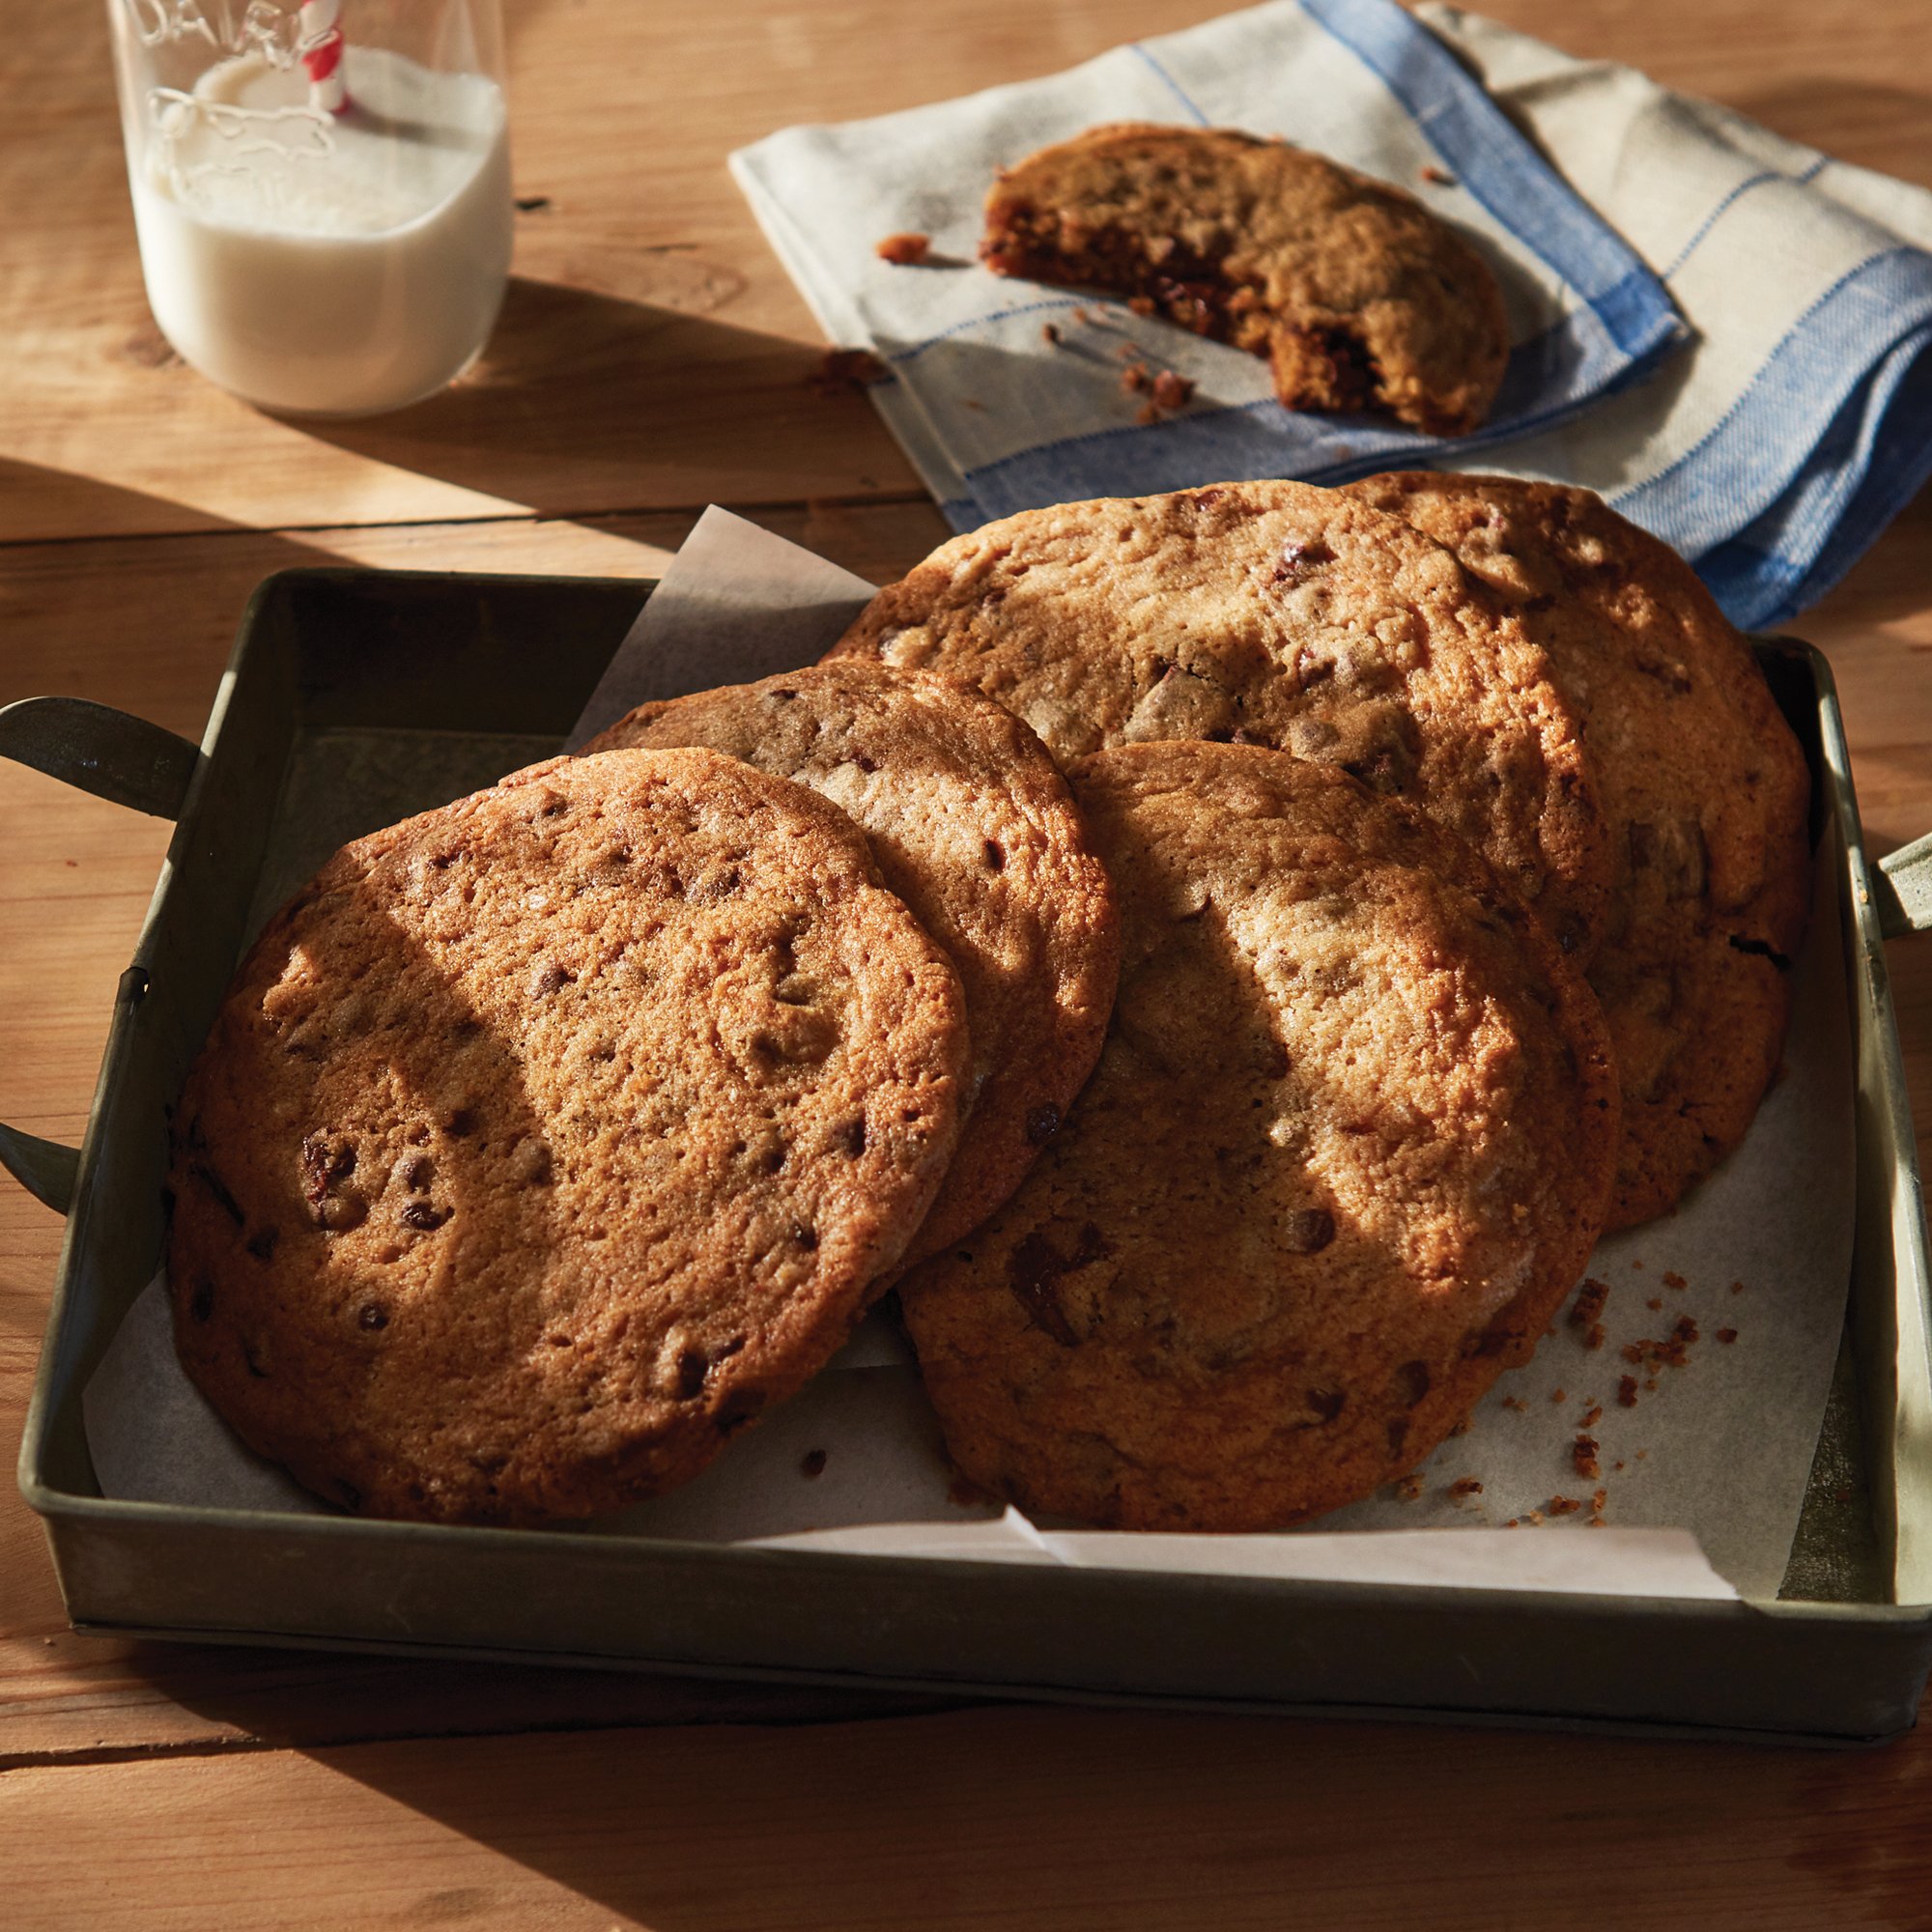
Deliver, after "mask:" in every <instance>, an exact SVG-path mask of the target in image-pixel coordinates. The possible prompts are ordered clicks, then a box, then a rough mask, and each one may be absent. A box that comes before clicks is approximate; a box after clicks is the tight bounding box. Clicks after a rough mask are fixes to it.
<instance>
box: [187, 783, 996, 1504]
mask: <svg viewBox="0 0 1932 1932" xmlns="http://www.w3.org/2000/svg"><path fill="white" fill-rule="evenodd" d="M966 1060H967V1032H966V1021H965V1014H964V1003H963V999H962V996H961V994H960V990H959V982H958V980H957V978H956V976H955V975H954V973H953V971H952V966H951V965H950V964H949V963H948V961H947V959H946V957H945V955H944V954H943V953H942V952H940V950H939V949H938V947H937V946H935V945H934V944H933V942H932V941H931V940H930V939H929V938H927V936H926V935H925V933H924V932H923V930H922V929H921V928H920V926H919V924H918V923H917V922H916V921H915V920H914V919H913V917H912V915H911V913H909V912H908V911H907V910H906V908H905V906H904V905H903V904H902V903H901V902H900V901H899V900H898V899H897V898H895V897H894V896H893V895H891V894H890V893H888V892H886V891H885V890H884V889H883V888H882V887H881V886H880V885H879V883H878V878H877V874H876V872H875V871H874V869H873V866H872V862H871V858H870V854H869V853H868V851H867V847H866V842H865V839H864V838H863V836H862V835H861V834H860V833H859V831H858V830H857V828H856V827H855V826H853V825H852V823H851V822H850V820H848V819H847V818H846V817H845V816H844V814H843V813H842V812H840V811H838V810H837V809H836V808H835V807H833V806H831V805H829V804H828V803H827V802H826V801H825V800H823V799H821V798H819V797H817V796H815V795H814V794H813V793H811V792H810V791H808V790H807V789H805V788H804V787H803V786H800V785H793V784H789V783H787V782H786V781H783V780H781V779H775V778H771V777H768V776H767V775H766V774H764V773H762V772H757V771H753V769H752V768H751V767H750V766H747V765H744V764H741V763H739V762H738V761H737V760H735V759H732V758H725V757H721V756H719V755H718V754H717V753H711V752H703V751H677V752H613V753H608V754H607V755H605V756H602V757H595V758H581V759H576V760H570V761H563V760H558V761H554V762H553V763H551V764H548V765H542V766H535V767H532V768H531V769H530V770H528V771H526V772H524V773H521V774H519V775H517V776H515V777H513V778H510V779H506V780H505V781H503V782H502V783H501V784H500V785H497V786H496V787H494V788H492V789H491V790H488V791H485V792H480V793H478V794H476V795H475V796H473V797H470V798H466V799H462V800H459V801H458V802H457V803H456V804H454V805H451V806H448V807H446V808H444V809H442V810H437V811H431V812H426V813H424V814H423V815H422V816H420V817H417V818H413V819H411V820H408V821H407V822H405V823H404V824H402V825H400V826H397V827H394V828H392V829H391V830H389V831H387V832H384V833H379V834H377V835H375V836H373V837H372V838H366V839H362V840H359V841H358V842H356V843H355V844H352V845H349V846H347V847H345V848H344V850H343V851H341V852H340V853H338V854H337V855H336V857H335V858H334V859H332V860H331V861H330V862H329V863H328V864H327V866H326V867H324V868H323V869H322V871H321V872H320V873H319V874H318V875H317V877H316V878H315V879H314V880H313V881H312V882H311V883H310V884H309V885H308V886H306V887H305V888H304V889H303V890H302V891H301V892H300V893H299V894H298V895H297V896H296V897H295V899H294V900H292V901H291V903H290V904H289V905H288V906H286V907H285V908H284V909H283V910H282V911H281V912H280V913H279V914H277V915H276V916H275V918H274V919H273V920H272V921H271V922H270V924H269V926H268V928H267V929H266V930H265V931H264V933H263V934H262V937H261V939H260V940H259V941H258V942H257V944H256V945H255V947H254V949H253V950H252V951H251V952H250V953H249V954H248V956H247V958H246V959H245V960H244V962H243V964H242V966H241V971H240V973H239V975H238V977H237V979H236V980H235V983H234V985H233V987H232V988H231V990H230V992H229V994H228V996H227V999H226V1001H225V1003H224V1004H223V1006H222V1008H221V1009H220V1012H219V1015H218V1017H217V1018H216V1021H215V1024H214V1028H213V1033H212V1035H211V1036H210V1038H209V1041H208V1043H207V1045H206V1047H205V1048H204V1049H203V1051H202V1054H201V1056H200V1058H199V1059H198V1060H197V1062H196V1063H195V1065H194V1068H193V1071H192V1073H191V1074H190V1076H189V1079H188V1082H187V1086H186V1089H185V1093H184V1094H183V1096H182V1099H181V1103H180V1106H179V1108H178V1109H177V1111H176V1115H175V1160H174V1167H173V1172H172V1176H171V1180H170V1186H171V1190H172V1193H173V1197H174V1213H173V1224H172V1230H171V1235H170V1242H169V1253H168V1280H169V1287H170V1291H171V1294H172V1298H173V1304H174V1314H175V1332H176V1337H177V1341H178V1344H179V1347H180V1350H181V1355H182V1359H183V1361H184V1362H185V1365H186V1367H187V1370H188V1373H189V1374H190V1375H191V1376H192V1377H193V1378H194V1379H195V1381H196V1382H197V1383H198V1384H199V1385H200V1386H201V1388H202V1389H203V1391H204V1392H205V1393H206V1394H207V1395H208V1397H209V1399H210V1400H211V1401H212V1402H213V1404H214V1406H216V1408H218V1409H219V1410H220V1411H221V1413H222V1414H223V1415H224V1416H225V1417H226V1418H227V1420H228V1421H229V1422H230V1423H231V1424H232V1425H233V1427H234V1428H235V1430H236V1431H237V1433H238V1434H239V1435H241V1437H242V1439H243V1440H244V1441H246V1442H247V1443H248V1444H249V1445H250V1446H251V1447H252V1448H254V1449H256V1450H257V1451H259V1452H260V1453H261V1454H263V1455H265V1456H269V1457H271V1458H273V1459H275V1460H276V1461H278V1462H282V1463H286V1464H287V1465H288V1467H289V1468H290V1469H291V1470H292V1471H293V1473H294V1474H295V1475H296V1476H297V1477H298V1478H299V1480H300V1481H302V1482H303V1483H305V1484H306V1485H308V1487H309V1488H311V1489H313V1490H314V1491H316V1492H318V1493H319V1494H321V1495H324V1496H327V1497H328V1498H330V1499H331V1500H333V1501H335V1502H337V1503H340V1504H342V1505H344V1506H346V1507H348V1508H350V1509H352V1510H360V1511H365V1512H367V1513H369V1514H371V1515H377V1516H391V1517H412V1518H421V1519H429V1520H444V1521H464V1522H505V1523H514V1522H531V1521H538V1520H545V1519H551V1518H565V1517H582V1516H587V1515H591V1514H594V1513H597V1512H601V1511H605V1510H610V1509H612V1508H615V1507H618V1506H620V1505H622V1504H624V1503H627V1502H630V1501H632V1500H634V1499H636V1498H639V1497H641V1496H645V1495H650V1494H655V1493H657V1492H660V1491H663V1490H665V1489H668V1488H669V1487H671V1486H672V1485H674V1484H676V1483H678V1482H680V1481H682V1480H684V1479H685V1478H687V1477H689V1476H691V1475H693V1474H695V1473H696V1471H697V1470H698V1469H699V1468H701V1467H702V1466H703V1465H704V1464H705V1463H708V1462H709V1461H710V1460H711V1458H712V1457H713V1456H714V1455H715V1454H716V1453H717V1451H718V1449H719V1447H720V1445H721V1444H722V1443H723V1442H724V1441H725V1438H726V1437H727V1436H728V1435H730V1434H731V1433H732V1432H733V1431H734V1430H736V1429H738V1428H739V1427H741V1426H742V1425H744V1424H745V1423H748V1422H750V1421H751V1420H752V1419H753V1417H754V1416H755V1415H756V1414H757V1413H758V1412H759V1411H760V1410H761V1409H763V1408H765V1407H767V1406H770V1405H772V1404H774V1403H776V1402H778V1401H780V1400H781V1399H782V1398H783V1397H784V1396H786V1395H788V1394H789V1393H791V1391H793V1390H794V1389H796V1388H797V1387H798V1386H799V1385H800V1384H801V1383H802V1382H803V1381H805V1379H806V1378H808V1377H810V1375H811V1374H813V1373H814V1372H815V1371H816V1370H817V1369H818V1368H820V1367H821V1366H823V1364H824V1363H825V1361H826V1360H827V1359H828V1358H829V1357H830V1356H831V1355H832V1353H833V1352H834V1351H835V1350H837V1348H838V1346H839V1344H840V1343H841V1342H842V1341H843V1340H844V1338H845V1336H846V1334H847V1332H848V1331H849V1330H850V1328H851V1327H852V1325H853V1323H854V1321H856V1320H857V1319H858V1317H859V1315H860V1314H861V1312H862V1311H863V1309H864V1307H865V1304H866V1299H867V1285H868V1284H870V1283H872V1282H873V1281H875V1280H876V1279H877V1277H878V1276H879V1274H880V1272H881V1270H882V1269H884V1268H886V1267H888V1266H890V1265H891V1264H893V1262H894V1261H895V1259H896V1258H897V1256H898V1255H899V1254H900V1252H901V1251H902V1250H903V1248H904V1246H905V1243H906V1241H907V1240H908V1239H909V1237H910V1236H911V1235H912V1233H913V1231H914V1230H915V1229H916V1228H917V1227H918V1226H919V1223H920V1221H921V1219H922V1218H923V1215H924V1213H925V1210H926V1208H927V1206H928V1204H929V1203H930V1201H931V1200H932V1197H933V1195H934V1193H935V1192H936V1191H937V1189H938V1186H939V1183H940V1180H941V1178H942V1176H943V1174H944V1171H945V1167H946V1162H947V1159H948V1157H949V1155H950V1154H951V1152H952V1143H953V1139H954V1136H955V1134H956V1132H957V1126H958V1120H959V1115H960V1110H961V1102H962V1097H963V1091H964V1084H965V1066H966Z"/></svg>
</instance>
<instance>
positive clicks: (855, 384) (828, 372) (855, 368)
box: [806, 349, 893, 396]
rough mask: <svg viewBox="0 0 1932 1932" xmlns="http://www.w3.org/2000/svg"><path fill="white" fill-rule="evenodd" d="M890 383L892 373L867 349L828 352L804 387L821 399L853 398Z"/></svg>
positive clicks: (822, 356) (822, 357)
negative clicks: (852, 396)
mask: <svg viewBox="0 0 1932 1932" xmlns="http://www.w3.org/2000/svg"><path fill="white" fill-rule="evenodd" d="M892 379H893V372H892V371H891V370H890V369H888V368H887V367H886V365H885V364H884V363H883V362H881V361H880V360H879V358H878V357H877V356H876V355H873V354H872V352H871V351H870V350H869V349H828V350H827V351H826V352H825V354H824V355H821V356H820V357H819V358H818V367H817V368H816V369H815V370H814V371H813V372H812V373H811V374H810V376H808V377H807V378H806V386H807V387H808V388H811V389H816V390H817V391H818V393H819V394H820V395H821V396H838V395H856V394H857V393H858V392H859V391H860V390H861V389H869V388H871V387H872V386H873V385H874V384H878V383H890V382H891V381H892Z"/></svg>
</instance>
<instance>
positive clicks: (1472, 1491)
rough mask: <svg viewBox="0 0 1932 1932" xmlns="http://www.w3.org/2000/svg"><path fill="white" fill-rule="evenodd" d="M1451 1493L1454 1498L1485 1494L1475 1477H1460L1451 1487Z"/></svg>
mask: <svg viewBox="0 0 1932 1932" xmlns="http://www.w3.org/2000/svg"><path fill="white" fill-rule="evenodd" d="M1449 1493H1450V1494H1451V1495H1452V1496H1479V1495H1481V1494H1482V1493H1483V1486H1482V1484H1481V1483H1479V1482H1477V1480H1476V1479H1475V1477H1474V1476H1458V1477H1457V1478H1456V1480H1455V1481H1454V1482H1453V1483H1451V1484H1450V1485H1449Z"/></svg>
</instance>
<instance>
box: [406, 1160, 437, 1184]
mask: <svg viewBox="0 0 1932 1932" xmlns="http://www.w3.org/2000/svg"><path fill="white" fill-rule="evenodd" d="M434 1179H436V1162H435V1161H433V1160H431V1159H430V1157H429V1155H428V1154H426V1153H419V1154H417V1155H416V1156H415V1157H414V1158H413V1159H412V1160H411V1161H410V1162H409V1163H408V1164H407V1165H406V1166H405V1167H404V1169H403V1185H404V1186H405V1187H407V1188H408V1189H409V1190H410V1192H411V1193H412V1194H427V1193H428V1192H429V1184H430V1182H431V1181H432V1180H434Z"/></svg>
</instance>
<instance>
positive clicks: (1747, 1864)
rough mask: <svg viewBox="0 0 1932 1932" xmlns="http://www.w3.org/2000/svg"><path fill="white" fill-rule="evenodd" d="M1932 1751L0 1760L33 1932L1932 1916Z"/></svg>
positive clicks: (6, 1850)
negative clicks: (1928, 1866)
mask: <svg viewBox="0 0 1932 1932" xmlns="http://www.w3.org/2000/svg"><path fill="white" fill-rule="evenodd" d="M1928 1804H1932V1742H1928V1740H1927V1739H1926V1738H1925V1737H1924V1736H1923V1735H1922V1734H1921V1735H1920V1736H1918V1737H1915V1738H1913V1739H1909V1740H1907V1741H1906V1742H1905V1743H1903V1744H1901V1745H1899V1746H1897V1747H1894V1748H1892V1749H1890V1750H1889V1751H1885V1752H1879V1753H1872V1754H1867V1755H1858V1756H1827V1757H1819V1756H1815V1755H1810V1754H1806V1753H1803V1752H1797V1751H1789V1750H1785V1751H1776V1750H1764V1749H1756V1750H1747V1749H1742V1748H1734V1747H1704V1748H1699V1749H1686V1748H1685V1747H1682V1746H1665V1745H1646V1744H1617V1743H1611V1744H1596V1743H1591V1744H1588V1745H1579V1744H1578V1743H1577V1742H1576V1741H1575V1740H1570V1739H1559V1738H1537V1737H1520V1736H1508V1735H1496V1734H1490V1735H1484V1734H1477V1733H1470V1732H1453V1731H1450V1732H1442V1731H1434V1732H1432V1731H1420V1730H1400V1729H1393V1728H1387V1727H1379V1726H1376V1727H1369V1726H1365V1727H1348V1726H1342V1725H1335V1724H1315V1723H1280V1722H1268V1721H1261V1720H1249V1721H1241V1720H1236V1719H1206V1718H1179V1717H1175V1718H1169V1717H1149V1716H1141V1715H1135V1714H1122V1713H1103V1712H1094V1711H1054V1712H1049V1711H1035V1710H1021V1709H1009V1710H1003V1711H976V1712H961V1713H955V1714H952V1715H951V1716H943V1717H930V1718H919V1719H908V1720H906V1721H903V1722H899V1723H894V1724H889V1725H882V1724H873V1725H827V1726H820V1727H816V1728H814V1729H811V1730H810V1731H799V1730H790V1731H777V1730H757V1729H749V1730H739V1729H712V1730H707V1731H703V1732H697V1731H689V1730H686V1731H671V1732H656V1733H650V1732H628V1733H625V1732H619V1733H612V1734H606V1735H603V1736H599V1737H591V1738H585V1737H569V1738H557V1737H525V1738H516V1739H495V1738H486V1739H476V1740H472V1741H469V1742H466V1743H464V1744H463V1745H461V1746H460V1747H452V1746H451V1745H448V1744H445V1743H440V1742H431V1743H394V1744H384V1745H374V1746H365V1747H355V1748H349V1749H327V1750H318V1751H312V1752H306V1753H295V1752H275V1753H273V1754H270V1755H249V1756H241V1757H237V1756H224V1757H210V1758H201V1759H196V1760H190V1761H182V1760H175V1761H164V1762H160V1763H151V1764H124V1765H113V1766H100V1767H95V1768H91V1769H88V1770H84V1771H82V1770H65V1769H46V1770H27V1771H19V1772H14V1773H11V1774H9V1775H8V1776H6V1777H5V1778H3V1779H0V1856H4V1858H5V1860H6V1865H7V1872H8V1919H9V1923H10V1925H12V1926H13V1927H14V1928H15V1932H43V1928H46V1929H48V1932H50V1928H54V1927H63V1928H64V1927H71V1926H77V1925H88V1926H97V1927H101V1928H113V1927H121V1926H133V1925H138V1926H140V1927H141V1928H143V1932H201V1928H204V1927H207V1926H210V1925H221V1926H225V1927H235V1928H275V1932H310V1928H322V1927H328V1928H334V1927H339V1926H344V1925H355V1926H370V1927H384V1926H405V1925H412V1926H413V1925H431V1924H462V1925H465V1926H469V1927H474V1928H477V1932H488V1928H497V1927H502V1928H506V1932H507V1928H520V1929H521V1928H526V1927H531V1926H543V1927H546V1928H559V1932H562V1928H580V1927H581V1928H586V1932H589V1928H594V1932H609V1928H611V1927H612V1926H627V1927H649V1928H653V1932H711V1928H717V1929H718V1932H726V1928H728V1932H774V1928H779V1927H784V1928H789V1932H817V1928H824V1932H868V1928H872V1929H875V1932H885V1928H896V1927H901V1926H920V1927H922V1928H930V1932H939V1928H946V1927H959V1928H966V1927H974V1928H980V1927H988V1926H998V1927H1001V1928H1003V1932H1028V1928H1034V1929H1035V1932H1045V1929H1046V1928H1049V1927H1051V1928H1053V1932H1081V1928H1092V1932H1117V1928H1128V1932H1132V1928H1152V1927H1174V1928H1181V1927H1185V1928H1189V1932H1192V1928H1196V1927H1213V1928H1215V1932H1238V1928H1245V1927H1254V1928H1267V1932H1276V1928H1280V1927H1283V1926H1290V1925H1293V1926H1347V1927H1350V1928H1362V1929H1363V1932H1370V1928H1385V1932H1398V1928H1400V1932H1409V1928H1413V1927H1417V1926H1427V1927H1430V1928H1432V1932H1499V1928H1500V1932H1542V1929H1543V1928H1546V1927H1548V1926H1552V1925H1558V1924H1562V1923H1566V1922H1570V1921H1571V1920H1573V1919H1575V1920H1576V1921H1577V1922H1581V1923H1586V1924H1588V1923H1598V1924H1606V1925H1614V1926H1616V1927H1618V1928H1622V1929H1624V1932H1647V1929H1648V1928H1665V1927H1669V1928H1686V1927H1708V1928H1711V1932H1725V1928H1742V1927H1749V1928H1753V1932H1819V1928H1822V1927H1827V1926H1837V1925H1847V1924H1853V1923H1858V1924H1874V1925H1891V1926H1907V1925H1923V1924H1924V1923H1925V1898H1924V1889H1923V1885H1924V1878H1923V1873H1924V1860H1923V1855H1922V1850H1921V1849H1920V1847H1919V1840H1920V1839H1921V1837H1922V1831H1923V1824H1924V1819H1925V1816H1926V1807H1927V1805H1928Z"/></svg>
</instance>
